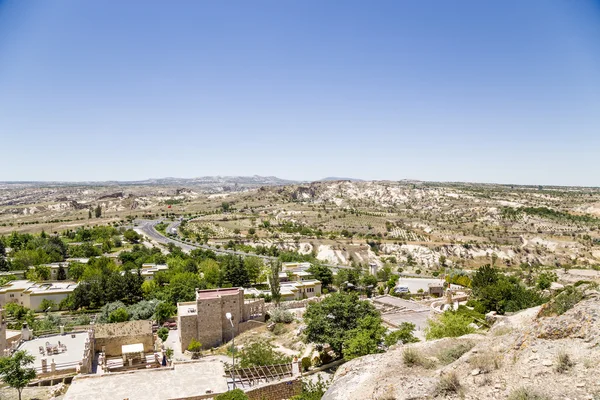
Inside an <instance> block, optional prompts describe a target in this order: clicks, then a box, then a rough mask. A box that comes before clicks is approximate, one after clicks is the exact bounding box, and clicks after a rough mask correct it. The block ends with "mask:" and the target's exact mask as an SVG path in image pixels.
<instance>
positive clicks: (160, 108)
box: [0, 0, 600, 186]
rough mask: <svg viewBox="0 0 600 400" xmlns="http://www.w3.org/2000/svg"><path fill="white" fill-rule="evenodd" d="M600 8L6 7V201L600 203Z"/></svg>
mask: <svg viewBox="0 0 600 400" xmlns="http://www.w3.org/2000/svg"><path fill="white" fill-rule="evenodd" d="M599 151H600V1H585V0H577V1H566V0H529V1H517V0H514V1H513V0H504V1H495V2H492V1H480V0H473V1H467V0H459V1H443V0H435V1H430V0H419V1H408V0H406V1H402V0H393V1H378V0H376V1H369V2H367V1H362V0H361V1H344V2H340V1H328V0H314V1H313V0H289V1H275V0H272V1H252V2H250V1H213V2H209V1H177V2H158V1H148V0H143V1H142V0H129V1H117V0H109V1H95V2H94V1H79V0H60V1H58V0H56V1H53V0H47V1H31V2H27V1H19V0H14V1H2V0H0V181H3V180H68V181H77V180H108V179H111V180H134V179H145V178H150V177H165V176H177V177H194V176H203V175H254V174H257V175H275V176H278V177H282V178H289V179H301V180H312V179H319V178H323V177H326V176H343V177H355V178H363V179H392V180H398V179H405V178H406V179H422V180H436V181H473V182H500V183H518V184H561V185H593V186H600V174H598V169H599V167H600V157H598V155H599Z"/></svg>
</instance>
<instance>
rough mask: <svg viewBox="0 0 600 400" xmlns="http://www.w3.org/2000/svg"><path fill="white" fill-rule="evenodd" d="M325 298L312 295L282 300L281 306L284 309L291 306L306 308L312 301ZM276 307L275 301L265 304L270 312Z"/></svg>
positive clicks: (316, 301) (315, 301) (266, 309)
mask: <svg viewBox="0 0 600 400" xmlns="http://www.w3.org/2000/svg"><path fill="white" fill-rule="evenodd" d="M323 299H324V297H323V296H320V297H311V298H310V299H304V300H294V301H282V302H281V303H279V308H283V309H284V310H288V309H290V308H304V307H306V306H307V305H309V304H310V303H318V302H320V301H321V300H323ZM274 308H278V307H277V305H276V304H275V303H267V304H265V311H266V312H269V311H271V310H273V309H274Z"/></svg>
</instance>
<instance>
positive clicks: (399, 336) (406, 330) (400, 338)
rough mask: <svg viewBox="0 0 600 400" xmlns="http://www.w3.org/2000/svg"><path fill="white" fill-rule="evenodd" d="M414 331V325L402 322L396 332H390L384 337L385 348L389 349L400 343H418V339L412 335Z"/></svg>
mask: <svg viewBox="0 0 600 400" xmlns="http://www.w3.org/2000/svg"><path fill="white" fill-rule="evenodd" d="M414 331H415V324H411V323H410V322H403V323H402V324H400V326H399V328H398V330H397V331H394V332H391V333H389V334H388V335H387V336H386V337H385V341H384V343H385V345H386V346H388V347H390V346H393V345H395V344H396V343H398V342H402V343H403V344H405V343H415V342H418V341H419V339H417V338H416V337H415V336H414V335H413V332H414Z"/></svg>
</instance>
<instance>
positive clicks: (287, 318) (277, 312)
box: [269, 308, 294, 324]
mask: <svg viewBox="0 0 600 400" xmlns="http://www.w3.org/2000/svg"><path fill="white" fill-rule="evenodd" d="M269 316H270V320H271V321H273V322H275V323H284V324H289V323H291V322H293V321H294V314H292V313H291V312H290V311H288V310H284V309H282V308H275V309H273V310H271V312H269Z"/></svg>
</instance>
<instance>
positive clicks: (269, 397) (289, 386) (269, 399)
mask: <svg viewBox="0 0 600 400" xmlns="http://www.w3.org/2000/svg"><path fill="white" fill-rule="evenodd" d="M245 392H246V395H247V396H248V399H249V400H286V399H289V398H291V397H293V396H296V395H298V394H300V392H302V381H300V380H299V379H293V380H288V381H283V382H276V383H271V384H269V385H264V386H260V387H257V388H255V389H250V390H246V391H245ZM219 394H221V393H212V394H201V395H198V396H192V397H180V398H176V399H169V400H209V399H214V398H215V397H217V396H218V395H219Z"/></svg>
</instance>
